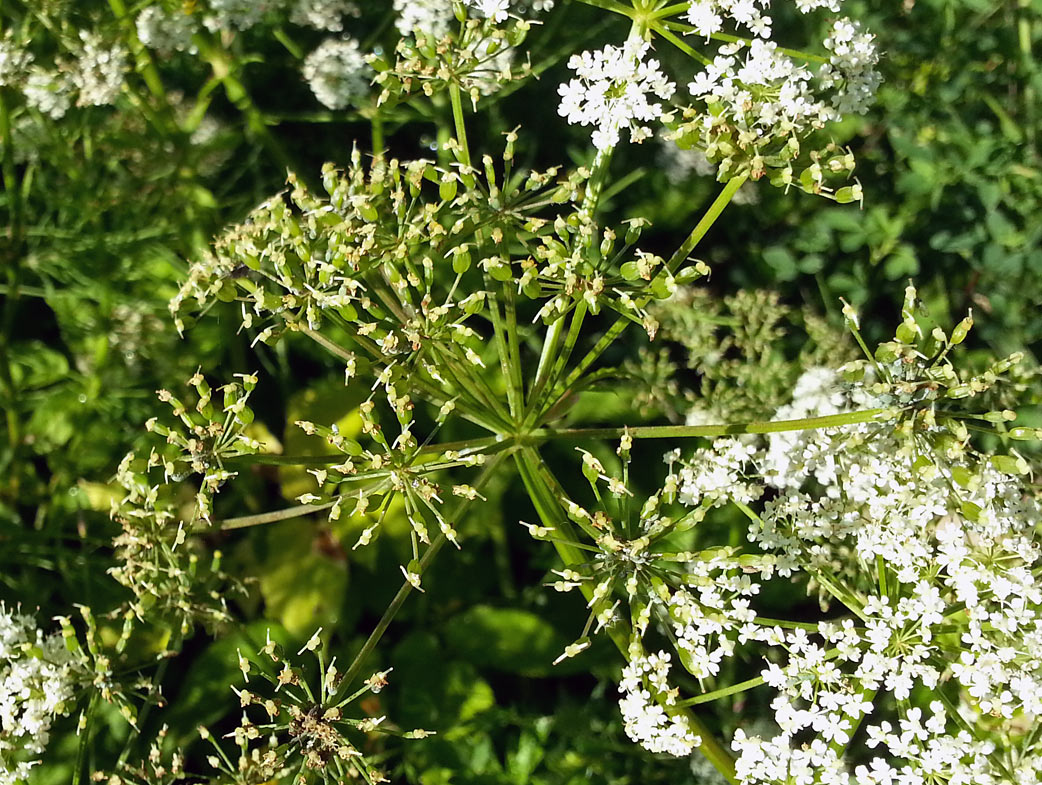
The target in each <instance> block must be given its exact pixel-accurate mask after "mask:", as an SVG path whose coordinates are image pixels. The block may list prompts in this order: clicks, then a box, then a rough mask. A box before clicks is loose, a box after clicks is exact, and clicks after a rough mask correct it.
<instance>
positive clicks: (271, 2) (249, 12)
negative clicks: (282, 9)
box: [203, 0, 281, 32]
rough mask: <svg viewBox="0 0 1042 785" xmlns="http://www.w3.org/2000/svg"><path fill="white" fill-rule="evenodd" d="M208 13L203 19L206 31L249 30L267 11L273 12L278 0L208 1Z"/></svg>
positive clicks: (278, 3)
mask: <svg viewBox="0 0 1042 785" xmlns="http://www.w3.org/2000/svg"><path fill="white" fill-rule="evenodd" d="M209 5H210V13H208V14H206V15H205V16H204V17H203V25H204V26H205V27H206V29H207V30H209V31H211V32H216V31H218V30H249V29H250V28H251V27H255V26H256V25H258V24H259V23H260V21H261V20H262V19H263V18H264V15H265V14H267V13H268V12H269V11H274V10H275V9H277V8H278V6H279V5H281V3H280V2H279V0H209Z"/></svg>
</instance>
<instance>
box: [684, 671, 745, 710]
mask: <svg viewBox="0 0 1042 785" xmlns="http://www.w3.org/2000/svg"><path fill="white" fill-rule="evenodd" d="M761 684H763V676H757V677H756V678H755V679H748V680H746V681H740V682H738V683H737V684H732V685H731V686H730V687H723V688H722V689H719V690H713V691H712V692H703V693H702V694H701V695H696V696H695V697H693V698H687V699H685V700H681V701H677V706H697V705H698V704H699V703H710V702H711V701H715V700H718V699H720V698H726V697H727V696H728V695H735V694H736V693H739V692H745V691H746V690H751V689H753V688H754V687H759V686H760V685H761Z"/></svg>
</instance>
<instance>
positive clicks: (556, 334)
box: [528, 314, 564, 411]
mask: <svg viewBox="0 0 1042 785" xmlns="http://www.w3.org/2000/svg"><path fill="white" fill-rule="evenodd" d="M562 333H564V314H562V315H561V316H560V317H558V318H557V319H555V320H554V321H552V322H551V323H550V326H549V327H547V328H546V334H545V335H544V336H543V349H542V351H541V352H540V353H539V364H538V365H537V366H536V369H535V381H534V382H533V383H532V387H531V388H530V390H529V392H528V408H529V410H530V411H534V405H533V404H534V402H535V401H536V400H537V399H538V397H539V394H540V393H541V392H542V391H543V387H544V386H545V385H546V383H547V381H548V379H549V378H550V371H551V369H552V368H553V367H554V359H555V358H556V357H557V345H558V344H559V343H560V342H561V335H562Z"/></svg>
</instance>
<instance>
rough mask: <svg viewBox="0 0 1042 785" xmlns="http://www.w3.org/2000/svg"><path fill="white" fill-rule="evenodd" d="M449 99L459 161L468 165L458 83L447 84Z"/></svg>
mask: <svg viewBox="0 0 1042 785" xmlns="http://www.w3.org/2000/svg"><path fill="white" fill-rule="evenodd" d="M449 101H450V102H451V103H452V122H453V123H454V124H455V126H456V141H457V142H458V143H459V147H460V151H459V155H460V163H461V164H463V165H464V166H466V167H470V148H469V147H468V146H467V126H466V124H465V123H464V122H463V99H462V97H461V96H460V89H459V85H458V84H456V83H455V82H451V83H450V84H449Z"/></svg>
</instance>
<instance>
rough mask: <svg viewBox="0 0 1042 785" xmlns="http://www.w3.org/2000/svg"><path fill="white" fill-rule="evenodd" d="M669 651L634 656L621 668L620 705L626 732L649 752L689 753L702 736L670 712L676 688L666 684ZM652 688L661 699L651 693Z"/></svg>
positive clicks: (680, 716)
mask: <svg viewBox="0 0 1042 785" xmlns="http://www.w3.org/2000/svg"><path fill="white" fill-rule="evenodd" d="M669 660H670V657H669V654H667V653H665V652H658V653H657V654H651V655H648V656H641V657H635V658H634V659H633V660H631V661H630V662H629V663H628V664H627V665H626V667H625V668H624V669H623V671H622V681H620V682H619V692H621V693H622V697H621V698H620V699H619V708H620V709H621V710H622V721H623V724H624V727H625V729H626V735H627V736H629V737H630V738H631V739H632V740H633V741H635V742H637V743H638V744H640V745H641V746H642V747H644V748H645V749H647V750H650V751H651V752H664V753H667V754H669V755H677V756H684V755H690V754H691V752H692V750H694V749H695V747H697V746H698V745H699V744H701V743H702V740H701V739H700V738H699V737H698V736H696V735H695V734H694V733H692V732H691V728H690V725H689V723H688V720H687V717H685V716H684V715H683V714H682V713H680V712H679V711H678V712H675V713H669V712H667V711H666V709H665V708H663V705H662V704H663V703H665V705H667V706H670V705H672V704H673V703H675V701H676V689H675V688H670V686H669ZM652 690H653V691H654V693H655V695H657V696H658V697H659V698H660V700H655V698H654V697H653V696H652V692H651V691H652Z"/></svg>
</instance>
